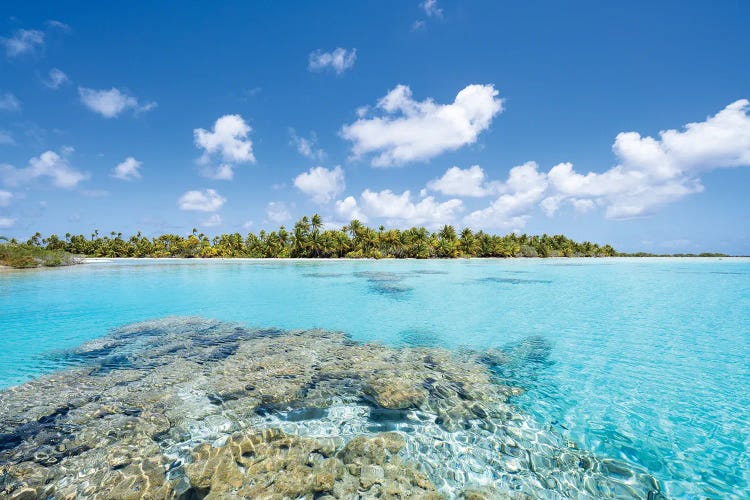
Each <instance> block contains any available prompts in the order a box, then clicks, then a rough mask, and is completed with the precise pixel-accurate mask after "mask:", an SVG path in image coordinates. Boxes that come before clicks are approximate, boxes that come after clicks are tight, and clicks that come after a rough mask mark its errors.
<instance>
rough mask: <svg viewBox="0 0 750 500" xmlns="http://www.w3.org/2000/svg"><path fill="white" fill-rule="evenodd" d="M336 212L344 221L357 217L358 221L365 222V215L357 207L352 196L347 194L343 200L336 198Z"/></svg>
mask: <svg viewBox="0 0 750 500" xmlns="http://www.w3.org/2000/svg"><path fill="white" fill-rule="evenodd" d="M336 213H338V214H339V215H340V216H341V217H342V218H343V219H344V220H346V221H350V220H354V219H357V220H358V221H360V222H367V215H366V214H365V213H364V212H362V210H360V209H359V205H358V204H357V200H356V198H354V196H347V197H346V198H344V199H343V200H338V201H337V202H336Z"/></svg>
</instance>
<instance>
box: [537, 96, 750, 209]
mask: <svg viewBox="0 0 750 500" xmlns="http://www.w3.org/2000/svg"><path fill="white" fill-rule="evenodd" d="M748 108H750V102H748V100H746V99H742V100H739V101H736V102H734V103H732V104H730V105H728V106H727V107H726V108H724V109H723V110H721V111H720V112H719V113H717V114H716V115H714V116H711V117H709V118H707V119H706V120H705V121H702V122H697V123H689V124H687V125H685V127H684V130H682V131H680V130H673V129H672V130H665V131H662V132H660V133H659V138H658V139H657V138H653V137H642V136H641V135H640V134H638V133H636V132H623V133H620V134H618V135H617V137H616V138H615V142H614V145H613V147H612V149H613V151H614V153H615V156H616V157H617V159H618V163H617V165H615V166H614V167H612V168H610V169H609V170H606V171H604V172H602V173H595V172H589V173H586V174H581V173H578V172H576V171H575V170H574V168H573V165H572V164H571V163H561V164H559V165H555V166H554V167H552V169H551V170H550V171H549V174H548V178H549V182H550V186H551V188H553V190H554V194H553V196H555V197H556V198H553V199H552V200H551V201H547V200H545V203H546V205H547V206H548V207H549V210H548V212H549V213H554V209H555V208H556V205H559V203H560V202H562V201H570V202H571V203H572V204H573V205H574V206H576V208H578V209H579V210H580V209H581V208H584V209H587V210H589V209H591V208H593V206H594V205H601V206H603V207H605V214H606V216H607V217H608V218H613V219H620V218H629V217H637V216H642V215H648V214H650V213H652V212H653V211H654V210H655V209H657V208H658V207H660V206H662V205H664V204H667V203H670V202H673V201H676V200H679V199H681V198H683V197H685V196H687V195H690V194H693V193H699V192H701V191H703V185H702V184H701V181H700V178H699V175H700V174H702V173H705V172H708V171H711V170H714V169H717V168H727V167H739V166H750V117H749V116H748ZM584 200H588V201H584Z"/></svg>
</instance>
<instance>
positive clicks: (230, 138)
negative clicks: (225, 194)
mask: <svg viewBox="0 0 750 500" xmlns="http://www.w3.org/2000/svg"><path fill="white" fill-rule="evenodd" d="M251 131H252V128H251V127H250V125H248V124H247V123H246V122H245V120H243V119H242V116H240V115H224V116H222V117H220V118H218V119H217V120H216V123H214V127H213V130H211V131H209V130H206V129H202V128H197V129H195V130H193V136H194V138H195V145H196V147H198V148H201V149H203V150H204V151H203V155H202V156H201V157H200V159H199V160H198V163H200V164H201V165H203V169H202V174H203V175H205V176H206V177H209V178H211V179H215V180H232V178H234V167H235V166H236V165H237V164H239V163H248V162H249V163H255V156H254V155H253V141H252V140H250V139H249V138H248V135H249V134H250V132H251ZM212 156H218V157H219V158H220V159H221V160H222V163H221V164H219V165H218V166H211V165H209V163H210V162H211V161H212Z"/></svg>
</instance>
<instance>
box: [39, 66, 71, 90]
mask: <svg viewBox="0 0 750 500" xmlns="http://www.w3.org/2000/svg"><path fill="white" fill-rule="evenodd" d="M69 81H70V79H69V78H68V75H66V74H65V73H63V71H62V70H59V69H57V68H52V69H51V70H49V75H48V76H47V79H46V80H44V82H43V83H44V85H45V86H47V87H48V88H51V89H59V88H60V87H61V86H63V85H65V84H66V83H68V82H69Z"/></svg>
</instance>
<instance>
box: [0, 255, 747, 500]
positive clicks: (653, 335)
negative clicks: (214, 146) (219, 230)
mask: <svg viewBox="0 0 750 500" xmlns="http://www.w3.org/2000/svg"><path fill="white" fill-rule="evenodd" d="M170 315H189V316H202V317H206V318H214V319H219V320H224V321H238V322H241V323H243V324H246V325H250V326H253V327H278V328H282V329H309V328H315V327H319V328H324V329H328V330H340V331H343V332H346V333H347V334H349V335H351V336H352V337H353V338H354V339H355V340H361V341H378V342H382V343H384V344H387V345H392V346H404V345H406V346H439V347H448V348H451V349H462V348H472V349H485V348H490V347H502V348H507V347H508V346H512V345H513V344H514V343H518V342H521V341H524V339H529V338H536V337H539V338H542V339H544V340H545V342H546V343H545V345H548V346H549V353H548V356H545V357H541V358H540V359H539V362H538V363H536V364H535V363H534V362H533V360H532V361H531V362H530V363H524V364H517V365H514V364H512V363H511V364H509V365H506V366H504V367H502V368H500V370H501V371H502V373H501V375H502V376H503V377H504V378H506V379H509V380H511V381H514V383H515V384H516V385H518V386H521V387H524V388H526V389H527V392H526V393H525V394H524V395H523V396H520V397H518V398H516V399H515V401H514V403H515V404H517V405H518V406H519V407H520V408H522V409H523V410H525V411H527V412H529V413H530V414H532V415H534V416H535V417H537V418H538V420H540V421H541V422H544V423H546V424H548V425H550V426H551V427H553V428H554V429H556V430H557V431H558V432H560V433H561V434H562V435H563V436H564V437H565V438H567V439H569V440H570V441H572V442H574V443H576V444H577V445H578V446H579V447H581V448H582V449H585V450H590V451H592V452H593V453H596V454H599V455H601V456H606V457H612V458H615V459H619V460H623V461H625V462H627V463H631V464H634V465H635V466H638V467H640V468H643V469H645V470H647V471H648V472H649V473H651V474H653V475H654V476H655V477H656V478H657V479H659V480H660V482H661V484H662V487H663V489H664V491H665V493H666V494H667V495H668V496H670V497H675V498H701V497H705V496H712V497H723V498H731V497H735V498H743V497H746V496H747V495H748V494H749V492H750V486H749V484H750V454H749V452H748V450H749V449H750V415H749V412H748V410H747V408H750V391H748V386H750V362H749V361H750V261H748V260H746V259H723V260H721V259H597V260H591V259H581V260H578V259H560V260H558V259H549V260H532V259H528V260H520V259H519V260H452V261H412V260H409V261H314V262H312V261H270V260H262V261H238V260H230V261H205V260H203V261H186V260H169V261H167V260H156V261H155V260H139V261H116V262H90V263H87V264H85V265H82V266H76V267H72V268H65V269H54V270H45V271H32V272H8V273H3V274H1V275H0V350H2V352H3V356H2V358H0V387H7V386H11V385H17V384H20V383H22V382H24V381H26V380H29V379H31V378H33V377H36V376H38V375H40V374H43V373H47V372H50V371H52V370H56V369H59V368H63V367H65V366H66V363H71V362H72V361H71V360H70V358H69V357H66V356H64V355H61V353H63V352H65V350H67V349H72V348H75V347H76V346H78V345H80V344H82V343H83V342H85V341H87V340H90V339H93V338H97V337H101V336H103V335H104V334H106V333H107V331H108V330H109V329H111V328H116V327H119V326H122V325H124V324H127V323H131V322H134V321H141V320H147V319H152V318H161V317H164V316H170Z"/></svg>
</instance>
